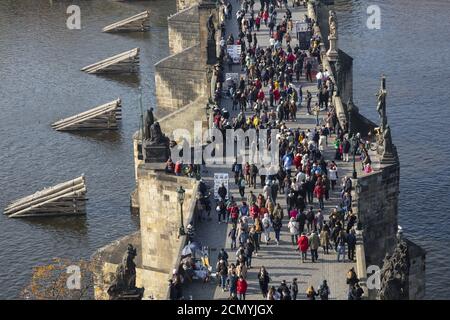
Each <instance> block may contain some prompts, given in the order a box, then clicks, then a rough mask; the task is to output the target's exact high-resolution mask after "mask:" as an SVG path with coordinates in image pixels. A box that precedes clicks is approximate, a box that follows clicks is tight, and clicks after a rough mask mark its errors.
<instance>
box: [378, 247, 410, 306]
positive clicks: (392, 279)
mask: <svg viewBox="0 0 450 320" xmlns="http://www.w3.org/2000/svg"><path fill="white" fill-rule="evenodd" d="M408 275H409V255H408V245H407V244H406V242H405V241H404V240H400V241H399V243H398V244H397V247H396V248H395V249H394V252H393V254H392V255H391V256H389V255H386V258H385V259H384V263H383V267H382V269H381V271H380V280H381V288H380V291H379V293H378V297H379V299H381V300H406V299H408V297H409V293H408Z"/></svg>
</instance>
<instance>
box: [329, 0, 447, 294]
mask: <svg viewBox="0 0 450 320" xmlns="http://www.w3.org/2000/svg"><path fill="white" fill-rule="evenodd" d="M369 5H378V6H379V7H380V9H381V29H380V30H369V29H368V28H367V26H366V20H367V17H368V15H367V13H366V9H367V7H368V6H369ZM335 9H336V11H337V15H338V18H339V35H340V36H339V41H340V47H341V48H342V49H343V50H344V51H346V52H347V53H348V54H350V55H351V56H352V57H353V58H354V65H353V67H354V98H355V103H356V104H357V105H358V107H359V108H360V111H361V112H362V113H363V114H364V115H366V116H368V117H369V118H371V119H372V120H374V121H376V122H378V114H377V112H376V97H375V93H376V92H377V90H378V88H379V81H380V75H381V74H382V73H385V74H386V76H387V86H388V90H389V91H388V100H387V103H388V106H387V110H388V120H389V123H390V127H391V130H392V137H393V140H394V143H395V144H396V145H397V148H398V152H399V155H400V161H401V181H400V185H401V187H400V190H401V193H400V204H399V210H400V212H399V224H400V225H401V226H402V227H403V229H404V231H405V233H406V235H407V236H409V237H410V239H412V240H413V241H415V242H417V243H418V244H420V245H421V246H423V247H424V248H425V249H426V250H427V251H428V253H427V270H426V277H427V298H430V299H438V298H441V299H449V298H450V288H449V287H448V286H445V285H442V284H443V283H447V282H448V280H449V279H450V267H449V264H450V258H449V256H448V254H447V249H448V248H449V246H450V235H449V232H448V230H449V229H450V217H449V208H450V201H449V198H448V193H449V190H450V171H449V170H448V169H447V167H448V162H447V161H448V160H449V159H450V140H449V139H448V133H449V129H448V124H449V121H450V109H449V101H450V91H449V90H448V80H449V79H450V68H449V63H450V45H449V43H450V33H449V30H450V19H449V18H448V14H449V12H450V1H448V0H429V1H421V0H395V1H393V0H388V1H380V0H370V1H369V0H359V1H358V0H354V1H344V0H337V1H336V4H335Z"/></svg>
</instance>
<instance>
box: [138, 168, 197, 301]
mask: <svg viewBox="0 0 450 320" xmlns="http://www.w3.org/2000/svg"><path fill="white" fill-rule="evenodd" d="M180 185H181V186H183V188H184V189H185V190H186V196H185V200H184V206H183V209H184V226H185V227H186V226H187V225H188V224H189V223H190V221H191V220H192V219H193V216H194V213H195V207H196V200H195V195H196V193H197V186H198V184H197V182H196V180H194V179H191V178H185V177H177V176H174V175H167V174H165V172H164V171H163V170H161V169H160V167H155V166H154V165H152V164H144V165H141V166H139V168H138V193H139V204H140V226H141V242H142V269H144V270H145V277H144V278H143V279H142V283H143V285H144V287H145V294H146V295H151V296H152V297H154V298H155V299H167V288H168V286H167V281H168V279H169V278H170V277H171V275H172V271H173V269H174V268H175V267H176V265H177V261H178V258H179V255H180V252H181V250H182V248H183V247H184V244H185V237H179V228H180V224H181V221H180V219H181V218H180V217H181V216H180V207H179V204H178V201H177V191H176V190H177V188H178V187H179V186H180Z"/></svg>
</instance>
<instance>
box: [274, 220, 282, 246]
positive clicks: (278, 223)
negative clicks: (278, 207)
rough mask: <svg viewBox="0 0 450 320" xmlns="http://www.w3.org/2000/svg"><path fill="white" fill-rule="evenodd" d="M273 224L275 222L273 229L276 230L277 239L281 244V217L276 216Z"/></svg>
mask: <svg viewBox="0 0 450 320" xmlns="http://www.w3.org/2000/svg"><path fill="white" fill-rule="evenodd" d="M272 224H273V231H274V232H275V241H276V242H277V245H279V244H280V233H281V227H282V226H283V223H282V221H281V217H279V216H275V217H274V219H273V223H272Z"/></svg>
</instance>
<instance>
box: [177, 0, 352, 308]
mask: <svg viewBox="0 0 450 320" xmlns="http://www.w3.org/2000/svg"><path fill="white" fill-rule="evenodd" d="M232 3H233V18H232V19H231V20H227V25H226V27H227V29H226V30H227V36H228V34H230V32H232V33H233V35H234V37H235V38H236V37H237V34H238V28H237V22H236V19H235V12H236V10H237V9H236V6H237V5H235V3H234V2H232ZM289 8H290V10H291V11H292V16H293V21H299V20H303V17H304V15H305V14H306V13H307V12H306V9H305V8H303V7H296V8H295V9H293V8H291V4H289ZM257 10H259V1H257V2H256V4H255V11H257ZM283 15H284V9H283V10H278V17H279V19H281V17H282V16H283ZM257 37H258V44H259V45H260V46H261V47H266V46H268V45H269V31H268V28H267V27H265V26H264V24H261V29H260V31H259V32H257ZM294 38H295V36H294V35H293V43H292V44H291V45H295V43H296V41H297V40H296V39H295V40H294ZM225 39H226V38H225ZM226 70H227V67H226ZM226 72H228V71H226ZM231 72H238V73H241V74H242V71H241V70H240V66H239V65H234V66H233V70H232V71H231ZM294 83H295V85H296V87H297V88H298V85H299V84H302V86H303V90H304V95H305V93H306V90H309V91H310V92H311V93H312V95H313V101H312V103H311V105H312V106H313V105H314V103H315V101H317V99H316V98H315V97H316V93H317V85H316V82H313V83H309V82H306V80H305V78H304V77H302V78H301V79H300V83H298V82H294ZM222 107H226V108H227V109H228V110H231V100H230V99H223V101H222ZM231 115H233V113H231ZM249 115H250V113H249ZM323 116H325V112H321V114H320V117H321V118H322V117H323ZM286 125H287V126H288V127H290V128H301V129H302V130H306V129H308V128H313V127H314V126H315V117H313V116H310V115H307V114H306V108H305V104H302V107H301V108H299V110H298V111H297V121H296V122H289V121H288V122H286ZM333 142H334V138H333V137H332V138H330V139H329V142H328V147H327V148H326V150H325V152H324V154H325V159H326V160H327V161H329V160H333V159H334V154H335V150H334V146H333ZM336 163H337V165H338V174H339V178H342V177H344V176H348V175H351V172H352V170H353V169H352V167H351V163H343V162H342V161H336ZM214 173H229V176H230V178H231V179H230V190H229V192H231V194H232V195H233V196H234V198H235V200H236V201H237V202H238V204H240V201H241V197H240V195H239V192H238V188H237V186H236V185H235V184H234V179H233V174H232V172H231V166H226V165H212V166H207V167H206V168H205V171H204V172H203V174H202V176H203V177H204V178H203V179H204V181H206V182H207V183H208V185H209V186H210V187H211V188H212V186H213V179H214ZM257 180H258V187H259V188H257V189H253V188H249V187H247V188H246V190H245V192H246V195H247V193H248V192H249V191H250V190H253V193H254V194H255V195H258V194H259V193H262V188H260V185H259V178H258V179H257ZM338 199H339V192H338V190H335V191H334V192H331V193H330V199H329V200H328V201H326V202H325V210H324V214H325V220H327V218H328V213H329V212H330V211H331V209H332V208H334V207H335V206H336V205H337V204H338ZM314 200H315V202H314V209H315V210H316V209H317V208H318V204H317V201H316V199H314ZM278 202H279V203H280V204H281V205H282V207H283V209H284V212H285V218H284V221H283V227H282V231H281V241H280V244H279V245H276V244H275V243H274V242H273V241H272V242H271V243H269V245H266V244H261V250H260V251H259V252H258V255H257V256H254V257H253V259H252V268H251V269H250V270H248V276H247V282H248V290H247V299H250V300H255V299H263V297H262V295H261V293H260V290H259V285H258V279H257V273H258V271H259V268H260V267H261V266H265V267H266V269H267V270H268V272H269V274H270V277H271V283H270V284H269V285H274V286H275V287H278V286H279V285H280V283H281V281H282V280H286V282H288V284H289V283H290V282H291V281H292V279H293V278H297V279H298V280H297V282H298V286H299V295H298V297H297V299H306V293H305V292H306V289H307V287H309V286H310V285H312V286H314V288H315V289H316V290H317V289H318V287H319V285H320V284H321V283H322V281H323V280H327V282H328V285H329V287H330V291H331V294H330V299H339V300H341V299H347V291H348V286H347V285H346V272H347V271H348V270H349V269H350V268H351V267H355V263H352V262H339V263H338V262H337V261H336V253H335V252H334V251H333V250H331V251H330V253H329V254H328V255H325V254H322V250H321V249H319V260H318V261H317V262H316V263H312V262H311V260H308V261H307V262H305V263H302V262H301V258H300V253H299V252H298V251H296V247H294V246H293V245H292V243H291V239H290V234H289V231H288V229H287V224H288V221H289V217H288V214H287V212H286V201H285V196H284V195H279V197H278ZM214 204H215V203H213V205H212V208H213V211H212V212H211V220H209V221H206V222H202V223H198V224H197V226H196V234H197V236H198V239H199V241H201V243H202V245H204V246H208V247H210V249H211V254H210V263H211V265H212V266H213V269H214V270H213V273H214V272H215V265H216V263H217V254H218V252H219V250H220V249H221V248H225V249H226V250H227V252H228V254H229V256H230V258H229V260H230V261H234V260H235V250H231V249H230V245H231V242H230V239H228V238H227V234H228V232H229V230H230V228H231V224H228V225H227V224H224V223H222V224H219V223H218V222H217V215H216V212H215V211H214V208H215V205H214ZM272 239H274V233H273V232H272ZM308 255H309V252H308ZM184 295H185V297H186V298H188V299H189V298H192V299H194V300H199V299H202V300H206V299H227V298H228V297H229V293H228V292H223V291H222V289H221V288H220V287H218V282H217V281H216V280H215V279H214V278H213V279H212V280H211V282H209V283H201V282H200V281H199V280H194V282H193V283H191V284H188V285H187V286H186V288H185V291H184Z"/></svg>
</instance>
